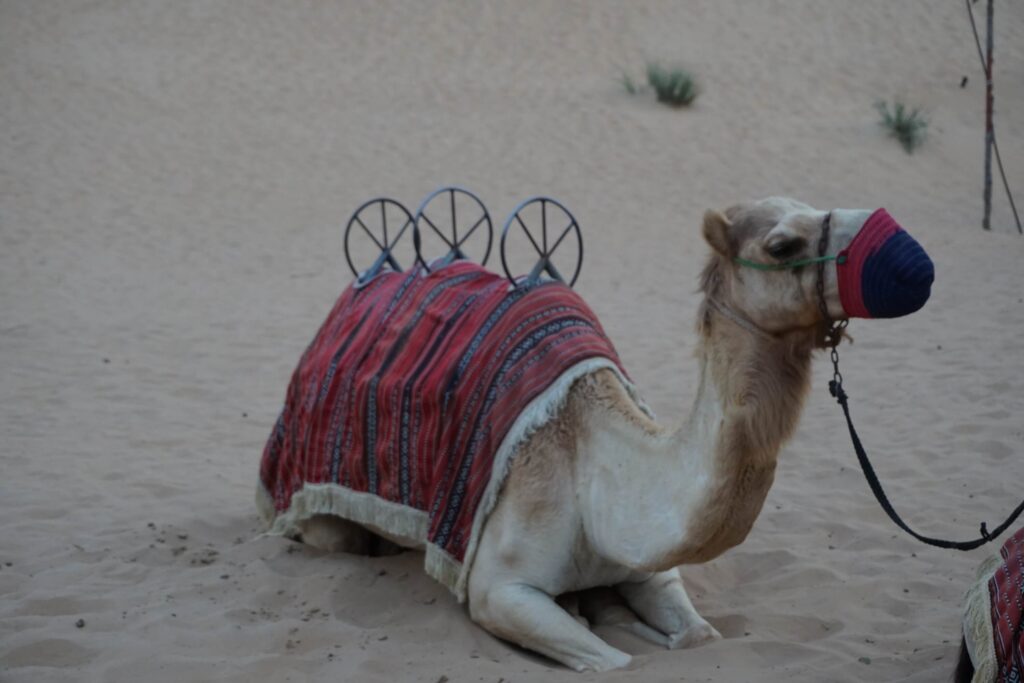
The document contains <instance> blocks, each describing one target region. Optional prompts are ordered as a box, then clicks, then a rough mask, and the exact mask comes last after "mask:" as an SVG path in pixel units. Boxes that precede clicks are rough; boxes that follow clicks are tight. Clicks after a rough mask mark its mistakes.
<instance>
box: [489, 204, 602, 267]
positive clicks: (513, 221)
mask: <svg viewBox="0 0 1024 683" xmlns="http://www.w3.org/2000/svg"><path fill="white" fill-rule="evenodd" d="M533 204H540V224H541V225H540V228H541V241H540V243H539V244H538V243H537V240H536V238H535V237H534V235H533V233H532V232H531V231H530V228H529V226H527V224H526V222H525V221H524V220H523V211H524V209H526V208H527V207H529V206H531V205H533ZM549 204H550V205H552V206H554V207H556V208H557V209H558V210H559V211H560V212H561V213H562V214H563V215H564V217H565V219H567V220H568V223H567V224H566V225H565V227H564V228H563V229H562V231H561V232H560V233H559V234H558V237H557V238H556V239H555V240H554V242H551V240H550V239H549V235H548V205H549ZM513 225H518V226H519V228H521V229H522V232H523V233H524V234H525V235H526V237H527V239H528V240H529V242H530V244H531V245H532V246H533V249H534V251H536V252H537V256H538V257H539V258H538V259H537V262H536V263H535V264H534V265H533V268H531V269H530V272H529V274H527V276H526V277H525V278H524V279H523V282H524V283H529V284H534V283H536V282H539V281H540V279H541V275H542V274H543V273H547V274H548V275H549V276H550V277H552V278H554V279H555V280H558V281H560V282H564V283H566V284H568V285H569V286H570V287H572V286H573V285H574V284H576V279H577V278H578V277H579V275H580V269H581V268H582V266H583V233H582V232H581V231H580V226H579V223H578V222H577V221H576V217H575V216H573V215H572V213H571V212H570V211H569V209H567V208H566V207H565V205H564V204H562V203H561V202H559V201H558V200H556V199H552V198H551V197H546V196H537V197H531V198H529V199H527V200H525V201H523V202H521V203H520V204H519V205H518V206H517V207H516V208H514V209H513V210H512V213H511V214H509V217H508V219H507V220H506V221H505V226H504V228H503V229H502V231H501V265H502V268H503V269H504V270H505V276H506V277H507V278H508V279H509V280H511V281H512V283H513V284H519V282H518V281H517V280H516V278H515V276H514V275H513V274H512V271H511V269H510V268H509V263H508V242H509V239H510V233H511V232H513V230H512V228H513ZM570 233H572V234H575V236H576V245H577V249H578V254H577V259H576V268H575V270H574V271H573V274H572V279H571V280H569V281H566V279H565V277H564V276H563V275H562V273H561V272H560V271H559V270H558V268H556V267H555V264H554V262H553V261H552V258H551V257H552V255H553V254H554V253H555V250H557V249H558V247H559V246H561V244H562V242H563V241H564V240H565V238H566V237H568V236H569V234H570Z"/></svg>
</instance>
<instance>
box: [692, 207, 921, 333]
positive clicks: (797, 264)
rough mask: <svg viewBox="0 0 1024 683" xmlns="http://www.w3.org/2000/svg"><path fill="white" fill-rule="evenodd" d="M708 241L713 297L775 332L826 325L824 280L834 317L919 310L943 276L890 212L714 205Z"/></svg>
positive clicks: (707, 288) (707, 222)
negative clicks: (937, 274) (719, 208)
mask: <svg viewBox="0 0 1024 683" xmlns="http://www.w3.org/2000/svg"><path fill="white" fill-rule="evenodd" d="M704 238H705V240H707V242H708V244H709V245H710V246H711V249H712V255H711V259H710V261H709V263H708V265H707V267H706V268H705V271H704V278H703V289H704V293H705V295H706V297H707V298H708V299H709V300H711V303H712V305H716V306H718V307H724V308H725V309H726V310H731V311H732V312H733V313H734V314H737V315H738V316H740V317H742V318H746V319H747V320H748V321H749V322H751V323H753V324H754V325H756V326H757V327H758V328H760V329H761V330H763V331H765V332H770V333H772V334H783V333H786V332H789V331H795V330H807V331H813V330H817V329H819V328H821V326H822V325H823V324H824V323H825V322H826V320H825V316H824V315H823V314H822V311H821V306H820V303H819V300H820V298H821V297H820V296H819V289H818V288H819V277H820V278H821V279H822V282H823V285H824V287H823V293H824V299H825V303H826V305H827V307H828V314H829V317H831V318H833V319H843V318H851V317H858V318H895V317H899V316H903V315H907V314H909V313H913V312H914V311H916V310H918V309H919V308H921V306H923V305H924V303H925V301H927V299H928V295H929V293H930V291H931V284H932V280H933V279H934V267H933V265H932V262H931V260H930V259H929V258H928V255H927V254H926V253H925V251H924V249H922V248H921V246H920V245H919V244H918V243H917V242H916V241H914V239H913V238H912V237H910V235H908V234H907V233H906V232H905V231H904V230H903V229H902V228H900V226H899V225H898V224H897V223H896V221H894V220H893V219H892V217H891V216H889V214H888V213H887V212H886V211H885V210H884V209H878V210H877V211H864V210H852V209H833V210H832V211H821V210H818V209H815V208H813V207H810V206H808V205H807V204H804V203H802V202H798V201H796V200H793V199H788V198H784V197H771V198H768V199H762V200H760V201H754V202H745V203H742V204H737V205H735V206H732V207H730V208H728V209H726V210H725V211H724V212H720V211H708V212H707V213H705V214H704ZM823 238H824V242H823Z"/></svg>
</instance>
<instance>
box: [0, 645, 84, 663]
mask: <svg viewBox="0 0 1024 683" xmlns="http://www.w3.org/2000/svg"><path fill="white" fill-rule="evenodd" d="M98 654H99V651H98V650H94V649H92V648H87V647H82V646H81V645H78V644H77V643H74V642H72V641H70V640H65V639H63V638H47V639H46V640H39V641H36V642H34V643H29V644H28V645H22V646H21V647H16V648H14V649H13V650H10V651H9V652H7V654H5V655H3V657H2V659H3V661H4V663H5V664H6V665H7V666H9V667H11V668H15V667H21V666H53V667H70V666H81V665H82V664H87V663H89V662H91V661H92V660H93V659H95V658H96V655H98Z"/></svg>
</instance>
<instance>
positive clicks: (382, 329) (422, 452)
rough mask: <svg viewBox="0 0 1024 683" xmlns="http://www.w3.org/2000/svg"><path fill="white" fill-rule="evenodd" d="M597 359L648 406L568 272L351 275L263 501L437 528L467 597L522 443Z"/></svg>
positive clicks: (382, 523)
mask: <svg viewBox="0 0 1024 683" xmlns="http://www.w3.org/2000/svg"><path fill="white" fill-rule="evenodd" d="M599 368H610V369H611V370H613V371H614V372H615V373H616V374H617V375H618V376H619V378H620V380H621V381H622V382H623V384H624V385H625V386H626V388H627V389H628V390H629V391H630V395H632V396H633V397H634V399H635V400H637V403H638V405H639V406H640V407H641V408H643V409H645V410H646V408H644V406H643V404H642V402H641V401H640V399H639V398H638V397H637V396H636V394H635V392H634V390H633V387H632V385H631V383H630V382H629V380H628V378H627V377H626V375H625V372H624V371H623V370H622V368H621V366H620V363H619V359H618V356H617V354H616V352H615V348H614V347H613V346H612V343H611V342H610V341H609V340H608V338H607V337H606V336H605V333H604V331H603V330H602V328H601V325H600V323H599V322H598V321H597V318H596V317H595V315H594V313H593V312H592V311H591V310H590V308H589V307H588V306H587V305H586V303H584V301H583V300H582V299H581V298H580V297H579V295H577V294H576V293H575V292H573V290H572V289H570V288H569V287H567V286H566V285H564V284H562V283H559V282H542V283H538V284H532V285H526V284H520V285H518V286H515V287H513V286H511V284H510V283H509V281H508V280H507V279H505V278H503V277H500V276H498V275H496V274H494V273H491V272H490V271H487V270H485V269H484V268H481V267H480V266H477V265H475V264H472V263H468V262H464V261H460V262H456V263H453V264H451V265H448V266H445V267H443V268H440V269H438V270H436V271H434V272H431V273H429V274H428V273H426V272H425V271H424V270H422V269H416V270H414V271H412V272H408V273H391V272H388V273H384V274H381V275H378V276H377V277H375V278H373V279H372V280H370V281H369V282H367V283H365V284H364V285H362V286H359V287H357V286H355V285H353V286H350V287H349V288H348V289H346V290H345V292H343V293H342V295H341V297H340V298H339V299H338V301H337V303H336V304H335V305H334V308H333V309H332V311H331V313H330V315H329V316H328V317H327V320H326V321H325V322H324V323H323V325H322V326H321V328H320V331H319V332H318V333H317V335H316V337H315V338H314V339H313V342H312V343H311V344H310V345H309V347H308V348H307V349H306V351H305V353H304V354H303V355H302V358H301V360H300V361H299V365H298V367H297V368H296V369H295V372H294V374H293V376H292V379H291V383H290V385H289V387H288V393H287V396H286V399H285V405H284V409H283V410H282V412H281V416H280V418H279V419H278V421H277V424H276V426H275V427H274V429H273V432H272V434H271V436H270V438H269V440H268V442H267V445H266V448H265V449H264V453H263V460H262V463H261V466H260V486H259V491H258V493H257V499H258V503H259V506H260V511H261V513H262V515H263V517H264V518H265V520H266V521H267V522H268V523H269V524H270V525H271V528H270V531H271V533H277V534H285V535H294V534H296V533H298V530H299V528H298V524H299V523H300V522H301V521H302V520H304V519H308V518H309V517H311V516H312V515H315V514H334V515H338V516H340V517H344V518H346V519H350V520H353V521H355V522H358V523H361V524H367V525H372V526H374V527H376V528H378V529H380V530H383V531H385V532H387V533H389V534H392V535H395V536H398V537H401V538H402V539H404V540H406V541H410V542H413V543H417V544H418V543H423V544H425V546H426V560H425V562H426V570H427V572H428V573H429V574H430V575H431V576H433V577H434V578H436V579H438V580H439V581H441V582H442V583H444V584H445V585H447V586H448V587H449V588H450V589H451V590H452V591H453V592H454V593H455V595H456V596H457V597H458V599H459V600H464V599H465V588H466V581H467V578H468V569H469V568H470V566H471V564H472V560H473V555H474V553H475V548H476V544H477V541H478V537H479V534H480V532H481V530H482V527H483V523H484V521H485V520H486V517H487V515H488V514H489V513H490V511H491V509H492V508H493V507H494V504H495V503H496V501H497V495H498V493H499V491H500V488H501V484H502V481H503V479H504V477H505V474H506V471H507V468H508V464H509V459H510V457H511V455H512V453H513V452H514V450H515V447H516V446H517V445H518V444H519V443H520V442H521V441H522V440H523V439H524V438H525V437H526V436H527V435H528V434H529V433H530V432H531V431H533V430H534V429H536V428H537V427H539V426H540V425H542V424H544V423H545V422H547V421H548V420H549V419H551V417H552V416H553V415H554V414H555V413H556V412H557V410H558V408H559V407H560V406H561V404H562V402H563V401H564V399H565V396H566V395H567V393H568V391H569V389H570V387H571V385H572V383H573V382H574V381H575V380H576V379H578V378H579V377H582V376H583V375H585V374H587V373H591V372H594V371H596V370H597V369H599Z"/></svg>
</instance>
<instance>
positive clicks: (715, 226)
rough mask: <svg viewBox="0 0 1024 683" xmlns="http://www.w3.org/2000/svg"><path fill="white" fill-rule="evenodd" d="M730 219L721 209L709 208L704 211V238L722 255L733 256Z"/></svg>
mask: <svg viewBox="0 0 1024 683" xmlns="http://www.w3.org/2000/svg"><path fill="white" fill-rule="evenodd" d="M731 225H732V224H731V223H730V222H729V219H728V218H726V217H725V214H723V213H722V212H721V211H714V210H712V209H708V210H707V211H705V212H704V239H705V240H706V241H707V243H708V244H710V245H711V248H712V249H714V250H715V251H717V252H718V253H719V254H721V255H722V256H725V257H727V258H732V257H733V253H732V243H731V242H730V241H729V228H730V227H731Z"/></svg>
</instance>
